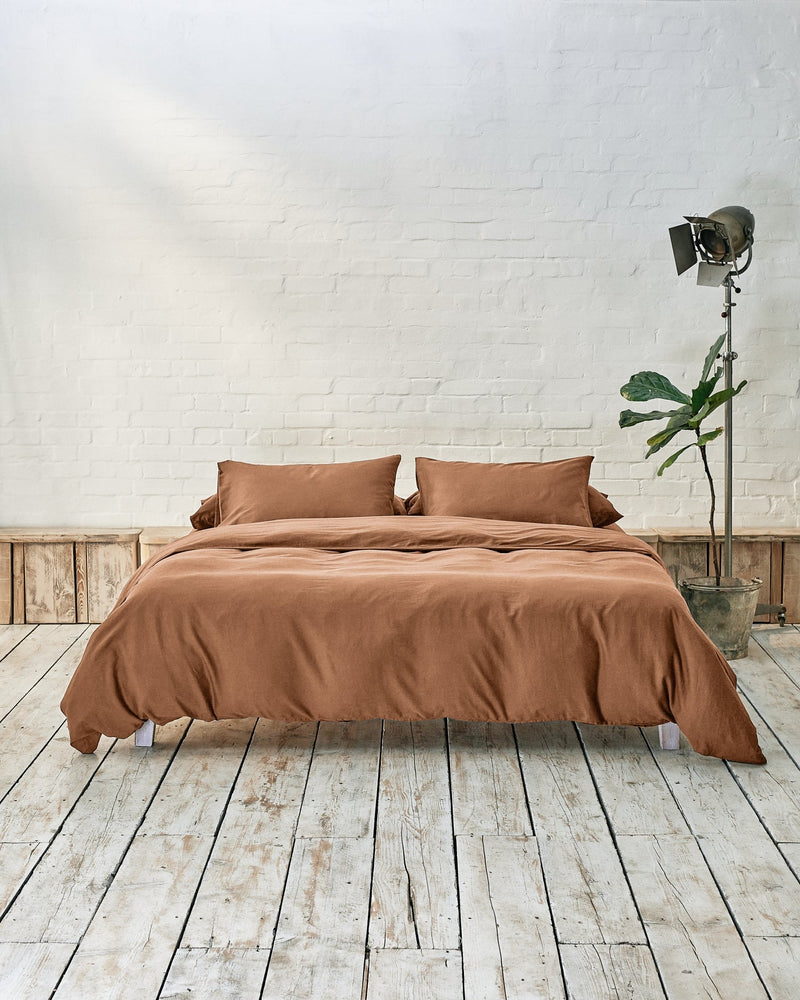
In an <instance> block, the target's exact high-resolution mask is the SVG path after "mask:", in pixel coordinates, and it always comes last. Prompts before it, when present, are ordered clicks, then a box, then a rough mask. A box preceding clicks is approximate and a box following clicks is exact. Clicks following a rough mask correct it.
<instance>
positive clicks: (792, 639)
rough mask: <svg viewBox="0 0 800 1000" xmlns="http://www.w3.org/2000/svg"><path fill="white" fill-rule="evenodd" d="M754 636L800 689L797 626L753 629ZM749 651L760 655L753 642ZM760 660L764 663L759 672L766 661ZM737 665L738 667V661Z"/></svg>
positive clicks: (799, 648) (762, 669)
mask: <svg viewBox="0 0 800 1000" xmlns="http://www.w3.org/2000/svg"><path fill="white" fill-rule="evenodd" d="M753 638H754V639H755V641H756V643H757V644H758V645H759V646H760V647H761V648H762V649H763V650H764V651H765V652H766V653H768V654H769V656H770V657H771V658H772V659H773V660H774V661H775V663H777V664H778V666H779V667H780V668H781V670H782V671H783V672H784V673H785V674H786V675H787V676H788V677H790V678H791V679H792V681H794V683H795V685H796V686H797V687H798V689H800V632H798V630H797V629H796V628H780V627H777V628H776V627H774V626H773V627H771V628H766V627H760V628H754V629H753ZM748 652H749V653H750V654H751V655H754V656H758V653H757V650H756V649H755V648H754V646H753V645H752V643H751V645H750V648H749V649H748ZM759 662H760V663H761V664H762V666H761V668H760V670H759V673H763V672H764V667H763V663H764V661H763V660H760V661H759ZM736 666H737V667H738V662H737V664H736ZM766 673H767V674H771V673H772V671H770V670H769V669H767V670H766Z"/></svg>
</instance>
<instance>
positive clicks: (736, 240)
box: [669, 205, 786, 625]
mask: <svg viewBox="0 0 800 1000" xmlns="http://www.w3.org/2000/svg"><path fill="white" fill-rule="evenodd" d="M684 218H685V219H686V223H684V224H683V225H680V226H673V227H672V228H671V229H670V231H669V235H670V240H671V242H672V253H673V256H674V258H675V266H676V268H677V271H678V274H683V272H684V271H688V270H689V269H690V268H691V267H694V266H695V264H698V263H699V267H698V269H697V284H698V285H706V286H709V287H712V288H715V287H718V286H719V285H724V286H725V306H724V311H723V313H722V318H723V319H724V320H725V341H724V344H725V350H724V353H723V354H721V355H720V357H721V360H722V365H723V375H724V379H725V388H726V389H732V388H733V362H734V361H735V360H736V359H737V358H738V356H739V355H738V354H737V353H736V352H735V351H734V350H733V344H732V327H733V316H732V313H733V309H734V306H735V305H736V303H735V302H734V301H733V293H734V292H736V294H737V295H738V294H739V293H740V292H741V288H737V287H736V285H735V284H734V278H735V277H736V278H738V277H739V275H740V274H742V273H743V272H744V271H746V270H747V268H748V267H749V266H750V262H751V261H752V259H753V231H754V229H755V219H754V218H753V213H752V212H750V211H749V210H748V209H746V208H743V207H742V206H741V205H728V206H726V207H725V208H720V209H718V210H717V211H716V212H712V213H711V214H710V215H708V216H701V215H685V216H684ZM745 251H746V252H747V259H746V261H745V263H744V264H743V265H742V266H741V267H739V266H738V264H737V260H738V258H739V257H740V256H741V255H742V254H743V253H745ZM724 412H725V422H724V423H725V529H724V541H723V551H722V556H723V560H722V576H723V577H732V576H733V397H732V396H731V398H729V399H727V400H726V401H725V411H724ZM756 613H757V614H766V613H771V614H777V616H778V622H779V623H780V624H781V625H784V624H785V623H786V607H785V606H784V605H783V604H759V605H758V608H757V609H756Z"/></svg>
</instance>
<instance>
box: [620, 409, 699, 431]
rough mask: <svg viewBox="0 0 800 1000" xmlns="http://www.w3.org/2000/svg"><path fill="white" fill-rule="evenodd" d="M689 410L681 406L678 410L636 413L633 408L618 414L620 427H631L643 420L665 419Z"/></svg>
mask: <svg viewBox="0 0 800 1000" xmlns="http://www.w3.org/2000/svg"><path fill="white" fill-rule="evenodd" d="M685 412H686V413H688V412H690V410H689V407H687V406H682V407H681V408H680V409H678V410H649V411H648V412H647V413H637V412H636V411H635V410H623V411H622V413H620V415H619V425H620V427H633V425H634V424H641V423H643V422H644V421H645V420H661V418H662V417H663V418H664V419H665V420H666V419H668V418H669V417H673V418H674V417H675V416H676V415H677V414H679V413H685Z"/></svg>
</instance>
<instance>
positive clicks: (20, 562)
mask: <svg viewBox="0 0 800 1000" xmlns="http://www.w3.org/2000/svg"><path fill="white" fill-rule="evenodd" d="M11 610H12V621H13V622H14V623H15V624H17V625H24V624H25V546H24V545H23V544H22V543H21V542H18V543H15V544H14V545H12V546H11Z"/></svg>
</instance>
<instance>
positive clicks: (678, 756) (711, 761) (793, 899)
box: [650, 736, 800, 937]
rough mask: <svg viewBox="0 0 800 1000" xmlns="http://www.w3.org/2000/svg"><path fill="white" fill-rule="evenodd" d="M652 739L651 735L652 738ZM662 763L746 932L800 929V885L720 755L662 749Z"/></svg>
mask: <svg viewBox="0 0 800 1000" xmlns="http://www.w3.org/2000/svg"><path fill="white" fill-rule="evenodd" d="M650 738H651V739H652V736H651V737H650ZM658 765H659V767H660V769H661V771H662V773H663V774H664V777H665V778H666V780H667V782H668V784H669V786H670V788H671V790H672V793H673V795H674V796H675V798H676V800H677V802H678V804H679V805H680V807H681V810H682V811H683V814H684V816H685V817H686V819H687V821H688V823H689V824H690V827H691V830H692V833H693V834H694V835H695V837H696V838H697V840H698V843H699V845H700V848H701V850H702V852H703V856H704V857H705V859H706V862H707V864H708V866H709V868H710V869H711V871H712V872H713V875H714V878H715V880H716V881H717V884H718V885H719V886H720V888H721V889H722V891H723V892H724V894H725V898H726V900H727V901H728V905H729V906H730V908H731V911H732V913H733V915H734V917H735V918H736V921H737V923H738V925H739V927H740V928H742V930H743V933H745V934H750V935H754V936H766V937H769V936H772V935H780V934H796V933H798V932H800V884H798V882H797V881H796V879H794V878H787V868H786V863H785V861H784V860H783V858H782V857H781V854H780V852H779V851H778V848H777V847H776V846H775V844H774V843H773V841H772V840H771V838H770V837H769V835H768V833H767V832H766V830H765V829H764V827H763V826H762V825H761V822H760V821H759V819H758V817H757V815H756V814H755V812H753V810H752V809H751V808H750V807H749V806H747V807H745V808H743V803H742V794H741V792H740V790H739V788H738V786H737V785H736V782H735V779H734V778H733V776H732V775H731V774H730V772H729V771H728V770H727V768H726V767H725V764H724V763H723V762H722V761H721V760H717V759H715V758H708V757H701V756H699V755H698V754H695V753H694V752H693V751H691V750H674V751H671V752H670V753H668V754H667V753H664V754H661V755H660V756H659V758H658Z"/></svg>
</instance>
